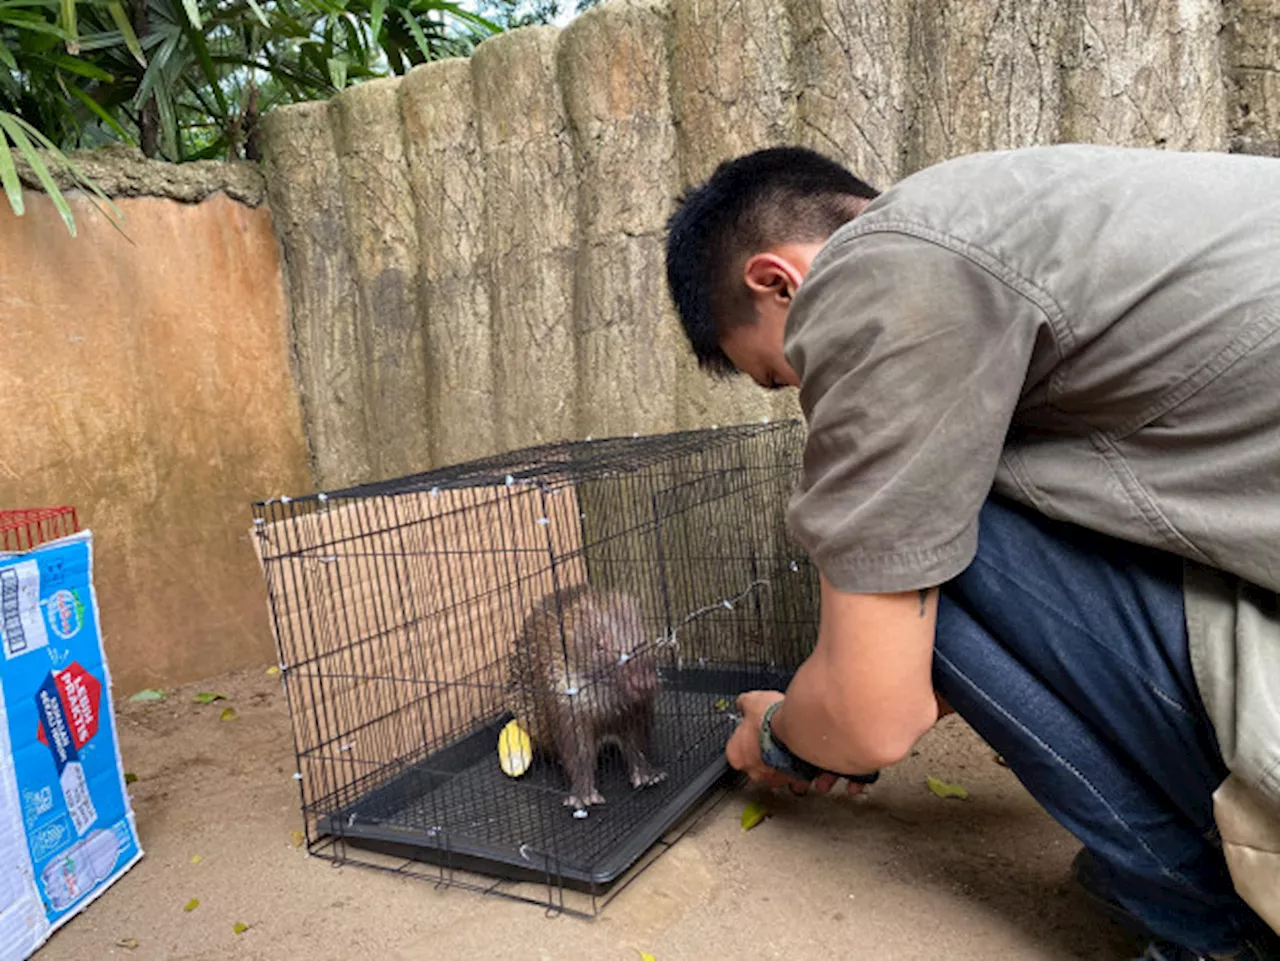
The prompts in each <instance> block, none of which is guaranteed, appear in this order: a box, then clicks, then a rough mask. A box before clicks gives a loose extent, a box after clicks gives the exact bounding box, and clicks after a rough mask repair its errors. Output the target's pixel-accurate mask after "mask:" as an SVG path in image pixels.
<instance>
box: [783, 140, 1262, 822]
mask: <svg viewBox="0 0 1280 961" xmlns="http://www.w3.org/2000/svg"><path fill="white" fill-rule="evenodd" d="M786 352H787V357H788V359H789V360H790V362H791V363H792V365H793V366H794V367H795V369H796V371H797V372H798V373H799V375H800V378H801V382H802V387H801V394H800V399H801V405H802V406H803V408H804V412H805V416H806V418H807V419H808V421H809V428H810V434H809V440H808V445H807V448H806V451H805V463H804V479H803V482H802V484H801V487H800V489H799V490H798V491H797V492H796V495H795V497H794V499H793V501H792V504H791V508H790V516H789V521H790V526H791V529H792V531H793V533H794V534H795V536H796V537H797V538H798V539H799V540H800V541H801V543H802V544H803V545H804V546H805V547H806V548H807V549H808V550H809V552H810V553H811V554H812V556H813V557H814V559H815V561H816V563H817V564H818V566H819V567H820V569H821V570H822V571H823V573H824V574H825V575H826V576H827V578H828V579H829V580H830V581H831V582H832V583H833V585H834V586H835V587H836V588H838V589H841V590H844V591H848V592H855V593H880V592H891V591H904V590H913V589H918V588H924V587H929V586H934V585H937V584H940V583H941V582H943V581H946V580H947V579H949V578H951V577H954V576H955V575H956V574H958V573H960V572H961V571H962V570H963V569H964V568H965V567H966V566H967V565H968V564H969V562H970V561H971V560H972V559H973V557H974V553H975V550H976V546H977V517H978V511H979V508H980V507H981V505H982V503H983V501H984V500H985V499H986V497H987V495H988V494H989V493H990V492H991V491H992V489H993V488H994V490H996V491H998V492H1000V493H1002V494H1004V495H1007V496H1008V497H1010V498H1013V499H1014V500H1016V501H1019V502H1021V503H1023V504H1026V505H1028V506H1030V507H1032V508H1034V509H1036V510H1038V511H1039V512H1040V513H1042V514H1044V515H1046V516H1048V517H1053V518H1058V519H1061V520H1065V521H1069V522H1072V523H1075V524H1079V525H1082V526H1084V527H1087V528H1091V529H1093V530H1096V531H1101V532H1104V533H1107V534H1111V535H1114V536H1117V537H1120V538H1123V539H1125V540H1128V541H1132V542H1136V543H1140V544H1147V545H1152V546H1155V547H1159V548H1163V549H1165V550H1168V551H1171V552H1174V553H1176V554H1180V555H1182V556H1183V557H1184V558H1187V559H1188V561H1189V562H1192V565H1191V566H1190V570H1189V574H1188V578H1187V580H1186V583H1185V593H1186V599H1187V619H1188V626H1189V637H1190V641H1191V647H1192V655H1193V660H1194V664H1195V669H1196V675H1197V683H1198V686H1199V687H1200V689H1201V694H1202V696H1203V698H1204V700H1205V702H1206V706H1207V708H1208V710H1209V713H1210V716H1211V719H1212V721H1213V723H1214V726H1215V730H1216V731H1217V734H1218V737H1219V740H1220V742H1221V744H1222V748H1223V753H1224V755H1225V757H1226V760H1227V763H1228V765H1229V766H1230V767H1231V769H1232V771H1233V772H1234V773H1236V774H1238V775H1239V776H1241V777H1242V778H1244V779H1245V780H1247V781H1248V782H1249V784H1250V785H1251V786H1253V787H1254V788H1257V789H1260V790H1261V792H1262V793H1263V794H1264V795H1266V797H1268V798H1269V801H1270V803H1271V804H1272V805H1273V806H1274V807H1275V809H1276V810H1278V811H1280V615H1278V613H1277V600H1276V592H1278V591H1280V161H1277V160H1272V159H1266V158H1259V157H1243V156H1231V155H1226V154H1195V153H1168V152H1161V151H1147V150H1135V149H1123V148H1107V147H1091V146H1058V147H1042V148H1033V149H1026V150H1015V151H1008V152H1001V153H986V154H976V155H972V156H967V157H963V158H960V159H957V160H953V161H949V162H947V163H943V164H940V165H938V166H935V167H931V168H928V169H926V170H924V171H921V172H920V173H917V174H915V175H913V176H911V177H909V178H907V179H906V180H904V181H902V182H901V183H899V184H898V185H896V186H895V187H893V188H892V189H891V190H889V191H887V192H886V193H885V194H884V195H882V196H881V197H880V198H878V199H877V200H876V201H874V202H873V203H872V204H870V205H869V206H868V207H867V209H866V211H865V212H863V213H862V214H861V215H860V216H859V217H858V218H857V219H855V220H853V221H852V222H850V223H849V224H846V225H845V226H844V227H843V228H841V229H840V230H838V231H837V232H836V233H835V234H834V235H833V236H832V237H831V238H830V240H829V241H828V243H827V244H826V245H825V246H824V247H823V249H822V251H821V252H820V253H819V255H818V256H817V258H816V259H815V260H814V262H813V265H812V268H811V270H810V272H809V274H808V276H807V277H806V279H805V281H804V283H803V284H802V285H801V287H800V289H799V291H798V292H797V294H796V297H795V300H794V303H793V305H792V308H791V314H790V317H789V320H788V325H787V334H786Z"/></svg>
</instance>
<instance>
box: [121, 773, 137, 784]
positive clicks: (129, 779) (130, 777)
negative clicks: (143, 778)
mask: <svg viewBox="0 0 1280 961" xmlns="http://www.w3.org/2000/svg"><path fill="white" fill-rule="evenodd" d="M136 780H138V775H136V774H132V773H130V772H129V771H125V772H124V783H125V784H132V783H133V782H134V781H136Z"/></svg>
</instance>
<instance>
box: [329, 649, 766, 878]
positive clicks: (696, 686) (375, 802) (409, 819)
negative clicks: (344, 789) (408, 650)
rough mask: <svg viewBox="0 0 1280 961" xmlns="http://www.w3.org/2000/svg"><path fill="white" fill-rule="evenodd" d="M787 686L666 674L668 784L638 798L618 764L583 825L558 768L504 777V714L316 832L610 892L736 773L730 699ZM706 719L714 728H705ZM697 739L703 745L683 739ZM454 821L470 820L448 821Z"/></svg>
mask: <svg viewBox="0 0 1280 961" xmlns="http://www.w3.org/2000/svg"><path fill="white" fill-rule="evenodd" d="M788 682H789V674H785V673H782V672H768V671H762V670H760V669H759V668H752V669H750V670H747V671H743V670H734V669H724V668H720V669H708V668H698V667H690V668H684V669H670V670H667V671H664V672H663V677H662V693H661V694H660V696H659V699H658V704H657V709H656V713H655V718H654V729H653V745H652V746H653V752H652V756H651V759H652V760H653V761H654V763H655V764H657V765H658V766H659V767H661V768H663V769H664V770H666V771H667V772H668V777H667V779H666V780H665V781H663V782H662V783H660V784H657V785H654V786H652V787H647V788H641V789H634V788H632V787H631V785H630V783H629V782H628V781H627V778H626V774H625V772H624V771H623V770H622V765H619V764H601V765H600V766H599V768H598V782H597V787H598V789H599V790H600V792H601V794H603V796H604V798H605V801H606V803H605V804H603V805H595V806H592V807H591V808H590V809H589V814H588V816H587V817H585V818H575V817H574V816H573V812H572V810H571V809H570V808H568V807H566V806H565V805H564V803H563V802H564V797H565V793H566V782H565V779H564V776H563V773H562V771H561V769H560V766H559V764H558V763H556V762H555V761H554V760H550V759H547V758H544V757H542V756H541V755H539V756H538V757H537V758H536V759H535V761H534V764H533V765H532V766H531V767H530V769H529V770H528V771H527V772H526V773H525V774H524V775H523V776H522V777H520V778H509V777H507V775H505V774H503V773H502V770H501V769H500V767H499V765H498V759H497V742H498V734H499V732H500V731H501V729H502V727H503V725H505V724H506V723H507V721H509V720H510V719H511V718H510V715H501V716H498V717H495V718H493V720H492V721H491V723H489V724H487V725H485V726H484V727H482V728H480V729H478V730H475V731H473V732H472V733H470V734H468V735H467V736H466V737H464V738H462V739H461V740H459V741H456V742H454V743H453V744H450V745H449V746H447V747H445V748H443V749H441V750H439V751H437V752H435V753H434V754H432V755H431V756H429V757H427V758H426V759H425V760H423V761H421V762H419V763H418V764H416V765H414V766H413V767H411V768H409V769H408V770H406V771H404V772H403V773H401V774H400V775H398V776H397V777H395V778H394V779H393V780H391V781H389V782H388V783H386V784H383V785H381V786H380V787H378V788H376V789H374V790H372V791H370V792H369V793H368V794H366V795H364V796H362V797H360V798H359V799H358V800H356V801H355V802H354V803H351V804H348V805H347V806H345V807H344V808H342V809H341V810H339V811H336V812H334V813H333V814H331V815H329V816H326V817H322V818H320V820H319V830H320V832H321V833H322V834H326V835H329V836H332V837H334V838H341V839H342V840H343V841H344V842H346V843H348V844H352V845H355V846H358V847H363V848H367V849H369V850H373V851H378V852H380V853H384V854H389V855H394V856H396V857H401V858H406V859H412V860H417V861H424V862H426V863H429V864H439V865H443V866H446V867H448V868H451V869H458V870H466V871H472V872H476V873H481V874H487V875H490V876H495V877H498V878H502V879H504V880H508V881H517V882H544V883H545V882H547V881H551V882H552V883H554V884H556V885H561V886H564V887H568V888H571V889H575V890H578V891H584V892H587V893H592V894H599V893H603V892H604V891H606V890H607V889H608V888H609V887H610V886H611V885H612V884H613V883H614V882H616V881H617V880H618V879H619V877H620V876H621V875H622V874H623V873H624V872H626V871H627V869H628V868H630V867H631V866H632V865H633V864H635V863H636V862H637V861H638V860H639V859H640V858H641V857H642V856H643V855H644V853H645V852H646V851H647V850H648V849H649V848H650V847H652V846H653V845H654V844H655V843H656V842H657V841H658V840H659V839H660V838H661V837H662V836H663V835H664V834H665V833H666V832H667V831H668V830H670V829H671V827H672V826H673V825H675V824H676V822H678V821H679V820H680V818H681V817H682V816H683V815H684V814H686V813H687V812H688V811H689V810H690V809H691V808H692V807H694V806H695V805H696V804H697V802H698V800H699V799H700V798H701V797H702V796H703V795H704V794H706V793H707V792H708V791H709V790H710V789H711V788H713V787H714V786H715V785H716V783H717V782H718V781H719V780H721V779H722V778H723V777H724V775H725V774H727V773H728V771H729V767H728V764H727V763H726V761H725V758H724V747H725V742H726V741H727V740H728V738H729V735H730V734H731V733H732V732H733V729H734V725H735V723H736V721H735V718H734V716H733V713H732V712H733V699H734V698H735V697H736V696H737V695H738V694H739V693H741V692H743V691H746V690H753V689H775V690H783V689H785V688H786V685H787V683H788ZM708 717H714V718H716V719H717V720H716V722H715V723H711V724H709V723H708V721H707V719H708ZM694 718H696V719H697V723H682V722H686V721H690V720H692V719H694ZM690 730H692V731H696V732H697V734H698V739H697V740H694V741H692V742H690V741H689V740H688V739H687V737H685V736H684V735H685V734H686V732H687V731H690ZM458 811H465V812H466V814H467V819H466V820H465V821H457V820H453V821H447V822H446V821H445V819H446V818H448V817H453V816H456V812H458ZM442 822H444V823H442ZM531 838H533V839H538V840H539V841H540V842H541V843H540V845H539V847H534V846H533V845H531V844H530V843H529V839H531Z"/></svg>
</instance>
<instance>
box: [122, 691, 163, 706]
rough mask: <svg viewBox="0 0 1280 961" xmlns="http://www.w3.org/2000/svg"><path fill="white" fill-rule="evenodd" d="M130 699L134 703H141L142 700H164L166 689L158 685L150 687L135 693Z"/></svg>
mask: <svg viewBox="0 0 1280 961" xmlns="http://www.w3.org/2000/svg"><path fill="white" fill-rule="evenodd" d="M129 700H130V701H132V702H133V703H134V704H138V703H141V702H142V701H163V700H164V691H162V690H160V689H159V688H157V687H149V688H147V689H146V690H145V691H139V692H138V693H137V694H135V695H133V697H131V698H129Z"/></svg>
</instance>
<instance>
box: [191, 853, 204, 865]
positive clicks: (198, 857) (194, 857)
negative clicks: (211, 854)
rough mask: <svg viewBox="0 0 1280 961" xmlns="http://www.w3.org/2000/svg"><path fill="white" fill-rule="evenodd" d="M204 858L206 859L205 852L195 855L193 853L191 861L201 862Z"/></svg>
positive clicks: (193, 862) (194, 862)
mask: <svg viewBox="0 0 1280 961" xmlns="http://www.w3.org/2000/svg"><path fill="white" fill-rule="evenodd" d="M203 860H204V855H203V854H193V855H191V863H192V864H199V863H200V862H201V861H203Z"/></svg>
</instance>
